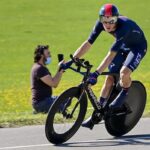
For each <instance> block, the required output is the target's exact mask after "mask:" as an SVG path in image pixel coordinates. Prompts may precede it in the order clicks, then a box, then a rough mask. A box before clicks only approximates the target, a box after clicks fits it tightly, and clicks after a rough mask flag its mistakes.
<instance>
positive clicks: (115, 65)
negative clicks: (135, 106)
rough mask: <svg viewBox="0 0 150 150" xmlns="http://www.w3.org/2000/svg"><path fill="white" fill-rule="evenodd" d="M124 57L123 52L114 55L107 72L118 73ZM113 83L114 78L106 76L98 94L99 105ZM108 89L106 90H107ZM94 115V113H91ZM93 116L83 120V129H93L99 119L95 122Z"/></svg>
mask: <svg viewBox="0 0 150 150" xmlns="http://www.w3.org/2000/svg"><path fill="white" fill-rule="evenodd" d="M125 58H126V56H125V54H124V53H123V52H118V54H117V55H116V57H115V58H114V60H113V61H112V63H111V64H110V66H109V68H108V69H109V71H110V72H114V73H117V72H118V73H119V70H120V68H121V66H122V64H123V62H124V60H125ZM113 83H114V78H113V77H112V76H107V77H106V80H105V83H104V85H103V88H102V90H101V94H100V104H101V105H104V104H105V101H106V99H107V97H108V95H109V93H110V90H111V87H112V85H113ZM107 88H108V89H107ZM93 113H94V112H93ZM93 116H94V115H92V116H90V117H89V118H88V119H87V120H85V121H84V122H83V123H82V126H83V127H87V128H90V129H92V128H93V127H94V124H96V122H97V123H98V122H99V121H100V120H101V118H100V119H99V121H97V120H98V119H97V117H96V116H95V117H93Z"/></svg>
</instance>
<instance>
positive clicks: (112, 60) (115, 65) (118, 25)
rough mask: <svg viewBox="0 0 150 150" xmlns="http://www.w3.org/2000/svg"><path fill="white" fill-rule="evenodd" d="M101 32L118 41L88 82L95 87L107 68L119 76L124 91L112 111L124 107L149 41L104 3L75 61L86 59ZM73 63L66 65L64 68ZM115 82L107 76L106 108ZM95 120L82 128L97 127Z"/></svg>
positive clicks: (102, 97) (102, 96)
mask: <svg viewBox="0 0 150 150" xmlns="http://www.w3.org/2000/svg"><path fill="white" fill-rule="evenodd" d="M102 31H106V32H108V33H109V34H111V35H113V36H114V38H115V39H116V40H115V42H114V44H113V45H112V47H111V48H110V50H109V52H108V54H107V55H106V57H105V58H104V59H103V61H102V62H101V63H100V65H99V66H98V68H97V69H96V71H95V72H93V73H91V74H90V77H89V79H88V80H89V83H90V84H91V85H95V84H96V83H97V78H98V76H99V75H100V74H101V73H102V72H103V71H104V70H105V69H106V68H107V67H108V69H109V71H110V72H115V73H120V86H121V88H122V90H121V91H120V93H119V94H118V96H117V97H116V99H115V100H114V101H113V102H112V103H111V104H110V105H109V107H110V108H111V109H112V110H115V109H118V108H120V107H121V106H122V104H123V102H124V100H125V98H126V96H127V95H128V90H129V88H130V86H131V82H132V81H131V74H132V72H133V71H134V70H135V69H136V68H137V67H138V65H139V64H140V62H141V60H142V59H143V57H144V56H145V54H146V51H147V41H146V39H145V36H144V33H143V31H142V29H141V28H140V27H139V26H138V25H137V24H136V23H135V22H134V21H133V20H131V19H129V18H127V17H125V16H121V15H120V14H119V11H118V8H117V7H116V6H115V5H113V4H105V5H104V6H102V7H101V9H100V11H99V19H98V20H97V22H96V25H95V26H94V28H93V31H92V32H91V34H90V36H89V38H88V39H87V40H86V41H85V42H84V43H83V44H82V45H81V46H80V47H79V48H78V49H77V50H76V52H75V53H74V58H80V57H81V56H83V55H84V54H85V53H86V52H87V51H88V50H89V49H90V48H91V46H92V44H93V43H94V42H95V40H96V39H97V37H98V36H99V35H100V33H101V32H102ZM70 64H71V63H70V62H67V63H66V64H65V67H66V69H67V67H69V65H70ZM113 83H114V77H113V76H111V75H108V76H107V77H106V80H105V83H104V85H103V87H102V90H101V92H100V99H99V103H100V105H101V107H104V105H105V104H106V100H107V98H108V96H109V93H110V90H111V88H112V86H113ZM93 120H94V118H93V117H90V118H88V119H87V120H86V121H84V122H83V123H82V126H83V127H88V128H91V124H93V126H94V121H93Z"/></svg>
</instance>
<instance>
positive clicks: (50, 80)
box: [40, 71, 63, 88]
mask: <svg viewBox="0 0 150 150" xmlns="http://www.w3.org/2000/svg"><path fill="white" fill-rule="evenodd" d="M62 74H63V71H58V72H57V73H56V75H55V76H54V77H52V76H51V75H46V76H44V77H41V78H40V79H41V80H42V81H43V82H44V83H45V84H47V85H48V86H50V87H54V88H56V87H57V86H58V84H59V82H60V80H61V77H62Z"/></svg>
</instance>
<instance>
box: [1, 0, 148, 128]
mask: <svg viewBox="0 0 150 150" xmlns="http://www.w3.org/2000/svg"><path fill="white" fill-rule="evenodd" d="M107 2H110V1H108V0H99V1H97V0H88V1H86V2H85V0H80V1H74V0H62V1H60V0H55V1H54V0H30V1H27V0H14V1H12V0H1V1H0V19H1V26H0V45H1V46H0V53H1V55H0V67H1V69H0V125H1V126H13V125H21V124H24V125H25V124H36V123H43V121H44V120H45V117H46V116H45V115H44V116H43V115H41V114H39V115H33V114H32V107H31V92H30V69H31V66H32V64H33V51H34V48H35V46H36V45H38V44H49V45H50V49H51V52H52V56H53V57H52V58H53V62H52V64H51V65H49V66H48V67H49V69H50V71H51V73H52V74H53V75H54V74H55V72H56V70H57V54H58V53H63V54H64V55H65V58H66V60H67V59H69V54H71V53H73V52H74V51H75V50H76V49H77V48H78V47H79V46H80V44H81V43H82V42H83V41H84V40H86V39H87V37H88V35H89V34H90V31H91V30H92V28H93V25H94V24H95V21H96V19H97V17H98V11H99V8H100V6H101V5H102V4H104V3H107ZM111 3H114V4H116V5H117V6H118V7H119V9H120V13H121V14H123V15H126V16H128V17H130V18H132V19H134V20H136V22H137V23H138V24H139V25H140V26H141V27H142V29H143V30H144V32H145V35H146V37H147V40H148V41H149V40H150V27H149V24H150V16H149V15H147V14H149V13H150V10H149V9H145V7H146V6H148V5H150V1H148V0H143V1H140V0H126V1H124V0H119V1H117V0H112V1H111ZM113 40H114V39H113V37H111V36H109V35H108V34H106V33H102V35H101V36H100V37H99V38H98V39H97V41H96V42H95V44H94V45H93V47H92V49H91V50H90V52H89V53H87V54H86V55H85V58H86V59H88V60H90V62H91V63H92V64H93V65H94V67H93V71H94V70H95V69H96V67H97V66H98V64H99V63H100V61H101V60H102V58H103V57H104V56H105V55H106V53H107V51H108V49H109V48H110V46H111V44H112V43H113ZM95 58H96V59H95ZM149 59H150V53H149V52H148V53H147V55H146V57H145V58H144V60H143V61H142V63H141V65H140V67H139V68H138V69H137V70H136V71H135V72H134V73H133V79H135V80H140V81H142V82H143V83H144V85H145V86H146V89H147V93H148V94H147V105H146V109H145V115H148V114H150V102H149V100H150V92H149V89H150V78H149V77H150V71H149V70H150V66H149ZM72 78H73V79H74V80H72ZM103 80H104V78H103V77H102V78H100V79H99V82H98V84H97V85H96V86H95V87H93V88H94V91H95V92H96V95H97V96H98V91H99V90H100V87H101V84H102V82H103ZM80 81H81V76H80V75H77V74H75V73H73V72H71V71H67V72H66V73H65V74H64V76H63V78H62V81H61V83H60V85H59V87H58V88H57V89H54V95H59V94H60V93H61V92H62V91H64V90H65V89H66V88H69V87H71V86H76V85H77V84H78V83H79V82H80Z"/></svg>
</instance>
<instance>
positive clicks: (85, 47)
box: [73, 40, 91, 58]
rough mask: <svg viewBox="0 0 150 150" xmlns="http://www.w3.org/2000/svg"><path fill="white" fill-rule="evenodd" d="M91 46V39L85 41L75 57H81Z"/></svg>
mask: <svg viewBox="0 0 150 150" xmlns="http://www.w3.org/2000/svg"><path fill="white" fill-rule="evenodd" d="M90 48H91V44H90V43H89V41H88V40H87V41H85V42H83V44H82V45H81V46H80V47H79V48H78V49H77V50H76V52H75V53H74V55H73V57H75V58H80V57H82V56H83V55H84V54H85V53H86V52H87V51H88V50H89V49H90Z"/></svg>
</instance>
